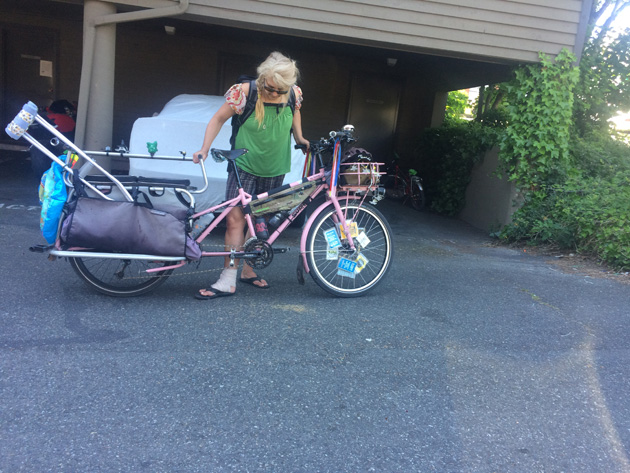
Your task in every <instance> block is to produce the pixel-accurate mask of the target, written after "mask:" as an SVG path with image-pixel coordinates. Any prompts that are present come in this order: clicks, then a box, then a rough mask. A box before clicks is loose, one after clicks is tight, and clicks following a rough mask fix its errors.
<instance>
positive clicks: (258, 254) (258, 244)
mask: <svg viewBox="0 0 630 473" xmlns="http://www.w3.org/2000/svg"><path fill="white" fill-rule="evenodd" d="M243 259H244V260H245V262H246V263H247V264H248V265H250V266H251V267H252V268H254V269H263V268H266V267H267V266H269V265H270V264H271V262H272V261H273V248H272V247H271V245H270V244H269V243H267V242H266V241H265V240H261V239H259V238H256V237H253V238H250V239H249V240H247V241H246V242H245V248H244V252H243Z"/></svg>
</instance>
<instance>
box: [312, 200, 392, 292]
mask: <svg viewBox="0 0 630 473" xmlns="http://www.w3.org/2000/svg"><path fill="white" fill-rule="evenodd" d="M341 209H342V211H343V212H344V213H345V214H346V220H348V221H352V222H356V223H357V227H358V229H359V234H361V233H363V235H364V237H366V238H367V239H366V238H363V237H358V238H354V245H355V249H354V250H353V249H351V248H350V246H349V244H348V241H347V240H346V239H344V238H342V236H343V235H341V233H340V231H339V226H338V224H339V219H338V216H337V213H336V212H335V208H334V207H333V206H332V205H330V206H329V207H327V208H326V209H324V210H323V211H322V213H321V214H320V215H319V216H317V218H316V219H315V221H314V222H313V225H312V226H311V228H310V229H309V232H308V235H307V240H306V251H307V260H308V264H309V270H310V274H311V277H312V278H313V280H314V281H315V282H316V283H317V284H318V285H319V286H320V287H321V288H322V289H324V290H325V291H327V292H329V293H331V294H334V295H335V296H339V297H356V296H360V295H363V294H365V293H366V292H368V291H369V290H371V289H373V288H374V287H375V286H376V285H377V284H378V283H380V282H381V281H382V280H383V278H384V277H385V274H387V271H388V270H389V267H390V264H391V261H392V256H393V246H392V237H391V229H390V227H389V224H388V223H387V220H385V217H384V216H383V214H381V213H380V212H379V211H378V210H377V209H376V208H375V207H373V206H372V205H368V204H363V205H359V204H358V203H352V202H350V203H347V204H341ZM331 231H332V232H334V234H336V236H337V237H338V238H339V241H340V243H341V246H340V247H338V248H331V245H330V244H329V241H330V237H331ZM333 239H334V237H333ZM361 242H363V243H361ZM347 261H350V263H347ZM352 262H356V263H357V266H356V268H355V270H354V271H353V272H349V271H345V270H344V269H340V267H339V266H340V265H341V266H342V267H346V268H347V267H348V266H347V265H350V267H352Z"/></svg>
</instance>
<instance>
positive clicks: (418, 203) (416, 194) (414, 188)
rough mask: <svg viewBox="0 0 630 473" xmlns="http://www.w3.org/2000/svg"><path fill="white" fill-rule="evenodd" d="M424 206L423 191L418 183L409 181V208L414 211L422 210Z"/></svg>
mask: <svg viewBox="0 0 630 473" xmlns="http://www.w3.org/2000/svg"><path fill="white" fill-rule="evenodd" d="M424 205H425V200H424V190H423V189H422V186H421V185H420V183H419V182H415V181H411V206H412V207H413V208H414V209H416V210H422V209H423V208H424Z"/></svg>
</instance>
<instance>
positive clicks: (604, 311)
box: [0, 160, 630, 473]
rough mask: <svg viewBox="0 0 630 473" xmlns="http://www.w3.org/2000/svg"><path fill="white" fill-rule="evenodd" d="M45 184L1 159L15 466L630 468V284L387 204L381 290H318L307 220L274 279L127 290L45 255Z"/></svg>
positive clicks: (211, 265)
mask: <svg viewBox="0 0 630 473" xmlns="http://www.w3.org/2000/svg"><path fill="white" fill-rule="evenodd" d="M37 183H38V179H37V177H35V176H33V175H31V174H29V172H28V169H27V167H26V166H25V164H24V163H23V162H22V161H19V160H8V161H6V160H5V161H4V162H3V163H1V164H0V259H1V261H2V272H1V276H0V278H1V284H0V301H1V302H0V352H1V355H0V472H2V473H12V472H168V473H172V472H211V473H214V472H217V473H218V472H229V473H234V472H261V473H262V472H265V473H269V472H278V473H285V472H286V473H289V472H291V473H302V472H304V473H315V472H330V473H333V472H334V473H339V472H357V473H362V472H383V473H394V472H401V473H410V472H526V473H531V472H629V471H630V459H629V451H630V403H629V401H628V394H627V393H628V392H630V356H629V350H628V332H629V329H630V310H628V302H629V301H630V285H627V284H623V283H621V282H618V281H614V280H610V279H606V278H598V277H592V276H591V275H586V274H583V273H581V272H579V271H574V272H571V273H567V272H564V271H562V270H560V269H559V268H558V267H557V266H556V265H553V264H550V263H549V262H547V260H546V259H545V258H544V257H541V256H535V255H531V254H529V253H527V252H523V251H522V250H519V249H510V248H505V247H498V246H495V245H493V244H492V241H491V240H490V239H489V238H488V237H487V236H486V235H485V234H484V233H482V232H479V231H478V230H475V229H473V228H471V227H470V226H468V225H466V224H464V223H462V222H461V221H458V220H456V219H448V218H443V217H440V216H436V215H433V214H431V213H429V212H416V211H414V210H412V209H411V208H410V207H405V206H402V205H401V204H400V203H397V202H389V201H386V202H382V203H381V204H379V208H380V209H381V211H382V212H383V213H384V214H385V215H386V216H387V218H388V220H389V222H390V224H391V227H392V230H393V233H394V245H395V256H394V264H393V267H392V268H391V271H390V273H389V274H388V276H387V279H386V280H385V281H384V282H383V283H382V284H381V285H379V286H378V287H377V288H375V289H374V290H373V291H372V292H371V293H369V294H368V295H366V296H365V297H361V298H355V299H339V298H334V297H331V296H329V295H328V294H327V293H325V292H324V291H322V290H321V289H320V288H319V287H318V286H317V285H316V284H315V283H314V281H312V280H311V279H310V277H309V276H308V275H307V280H306V284H305V285H304V286H300V285H299V284H298V282H297V279H296V274H295V267H296V263H297V258H298V245H297V242H298V237H299V232H298V231H297V230H291V231H290V232H289V234H288V235H287V236H286V238H285V239H284V240H283V241H282V242H281V243H280V245H286V246H289V247H291V251H289V252H288V253H286V254H281V255H277V256H276V259H275V260H274V262H273V263H272V265H271V266H270V267H269V268H267V269H266V270H264V271H263V272H262V274H263V275H264V276H265V277H266V278H267V279H268V281H269V283H270V284H271V285H272V288H270V289H268V290H259V289H256V288H254V287H252V286H247V285H239V287H238V294H237V295H236V296H235V297H230V298H222V299H218V300H214V301H199V300H196V299H194V298H193V295H194V293H195V292H196V291H197V289H199V288H200V287H203V286H206V285H207V284H208V283H209V282H212V281H213V278H214V277H215V276H216V274H217V273H216V270H217V268H219V267H220V265H221V263H220V262H219V261H204V262H202V264H201V265H200V267H199V268H196V267H195V266H193V265H189V267H187V268H185V269H184V270H180V272H181V274H180V273H175V274H176V275H175V276H173V277H171V278H170V279H169V280H168V281H167V282H166V283H165V284H164V285H163V286H161V287H160V288H159V289H158V290H157V291H156V292H155V293H153V294H150V295H147V296H141V297H137V298H130V299H116V298H111V297H107V296H103V295H100V294H97V293H95V292H93V291H91V290H90V289H89V288H88V287H87V286H86V285H85V284H84V283H83V282H82V281H81V280H79V278H78V277H77V276H76V275H75V274H74V272H73V270H72V268H71V267H70V265H69V264H68V263H67V262H66V261H63V260H58V261H48V260H47V259H46V257H45V255H42V254H36V253H31V252H29V251H28V247H29V246H31V245H33V244H37V243H43V240H42V238H41V236H40V234H39V229H38V224H39V208H38V202H37V189H36V187H37ZM192 270H196V271H194V272H192V273H189V274H184V273H188V272H189V271H192Z"/></svg>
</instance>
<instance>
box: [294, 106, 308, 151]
mask: <svg viewBox="0 0 630 473" xmlns="http://www.w3.org/2000/svg"><path fill="white" fill-rule="evenodd" d="M293 137H294V138H295V142H296V143H297V144H299V145H306V149H307V150H308V148H309V147H310V146H311V144H310V143H309V141H308V140H307V139H305V138H304V137H303V136H302V114H301V113H300V111H299V110H298V109H297V108H296V109H295V111H294V112H293Z"/></svg>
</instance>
